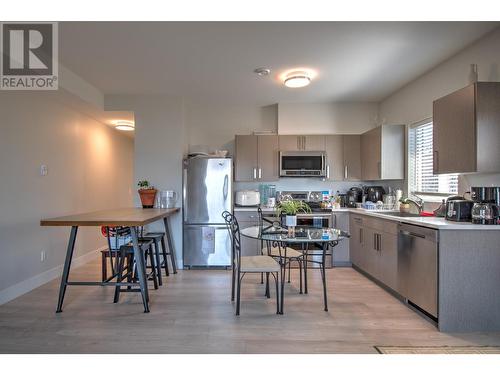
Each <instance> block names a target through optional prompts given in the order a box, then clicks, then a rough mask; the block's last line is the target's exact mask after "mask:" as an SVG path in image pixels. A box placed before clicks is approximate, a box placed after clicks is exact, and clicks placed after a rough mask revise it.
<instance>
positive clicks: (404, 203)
mask: <svg viewBox="0 0 500 375" xmlns="http://www.w3.org/2000/svg"><path fill="white" fill-rule="evenodd" d="M399 203H400V205H399V211H400V212H410V203H409V202H408V198H401V199H400V200H399Z"/></svg>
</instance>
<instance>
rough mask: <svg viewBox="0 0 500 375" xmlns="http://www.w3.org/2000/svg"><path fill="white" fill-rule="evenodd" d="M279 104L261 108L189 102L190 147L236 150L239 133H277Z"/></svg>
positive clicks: (187, 118) (188, 135) (186, 115)
mask: <svg viewBox="0 0 500 375" xmlns="http://www.w3.org/2000/svg"><path fill="white" fill-rule="evenodd" d="M277 115H278V112H277V105H269V106H258V105H251V104H248V105H243V104H230V103H217V102H209V101H193V100H190V101H186V103H185V121H186V127H187V137H188V139H187V144H188V145H208V146H209V147H210V148H211V149H212V150H216V149H224V150H226V149H227V150H229V151H231V153H232V151H233V148H234V136H235V134H251V133H252V132H253V131H262V130H271V131H277V126H278V124H277Z"/></svg>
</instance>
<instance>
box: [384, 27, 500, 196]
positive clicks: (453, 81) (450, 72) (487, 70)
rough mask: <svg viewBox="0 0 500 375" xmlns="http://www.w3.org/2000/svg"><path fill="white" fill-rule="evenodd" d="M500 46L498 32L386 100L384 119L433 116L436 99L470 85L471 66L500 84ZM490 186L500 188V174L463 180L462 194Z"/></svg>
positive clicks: (394, 121) (398, 120)
mask: <svg viewBox="0 0 500 375" xmlns="http://www.w3.org/2000/svg"><path fill="white" fill-rule="evenodd" d="M499 46H500V29H496V30H494V31H493V32H492V33H490V34H488V35H486V36H485V37H484V38H482V39H480V40H479V41H477V42H476V43H474V44H472V45H470V46H469V47H467V48H465V49H464V50H462V51H461V52H460V53H458V54H457V55H455V56H453V57H452V58H450V59H448V60H447V61H445V62H443V63H442V64H440V65H438V66H437V67H435V68H434V69H432V70H431V71H429V72H428V73H426V74H424V75H422V76H421V77H419V78H418V79H416V80H414V81H412V82H411V83H409V84H408V85H406V86H405V87H403V88H402V89H400V90H399V91H397V92H395V93H394V94H392V95H391V96H389V97H388V98H387V99H385V100H383V101H382V102H381V103H380V113H379V117H380V120H381V121H382V122H383V123H388V124H411V123H414V122H417V121H420V120H423V119H426V118H429V117H432V102H433V101H434V100H435V99H438V98H440V97H442V96H444V95H447V94H449V93H450V92H453V91H455V90H458V89H460V88H462V87H464V86H466V85H467V84H468V77H469V69H470V64H477V65H478V71H479V80H480V81H493V82H498V81H500V71H499V65H500V48H499ZM415 52H416V53H418V51H415ZM490 185H495V186H500V173H499V174H487V175H486V174H482V175H481V174H470V175H464V176H462V177H461V179H460V180H459V190H460V191H461V192H463V191H465V190H467V189H468V188H469V187H470V186H490Z"/></svg>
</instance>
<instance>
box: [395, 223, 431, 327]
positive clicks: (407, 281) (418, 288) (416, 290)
mask: <svg viewBox="0 0 500 375" xmlns="http://www.w3.org/2000/svg"><path fill="white" fill-rule="evenodd" d="M438 238H439V237H438V231H437V230H434V229H430V228H422V227H419V226H416V225H407V224H400V225H399V236H398V292H399V293H400V294H401V295H402V296H404V297H405V298H406V299H408V300H409V301H410V302H412V303H414V304H415V305H417V306H418V307H420V308H422V309H423V310H425V311H427V312H428V313H429V314H431V315H433V316H434V317H436V318H437V317H438V308H437V306H438V294H437V288H438Z"/></svg>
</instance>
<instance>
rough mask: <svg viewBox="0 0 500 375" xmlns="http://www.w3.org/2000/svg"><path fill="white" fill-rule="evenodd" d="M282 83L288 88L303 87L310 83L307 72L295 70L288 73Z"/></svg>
mask: <svg viewBox="0 0 500 375" xmlns="http://www.w3.org/2000/svg"><path fill="white" fill-rule="evenodd" d="M283 83H284V84H285V86H286V87H290V88H298V87H305V86H307V85H309V84H310V83H311V77H310V76H309V74H308V73H307V72H305V71H299V70H297V71H293V72H290V73H288V74H287V75H286V77H285V80H284V81H283Z"/></svg>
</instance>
